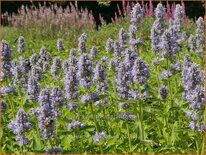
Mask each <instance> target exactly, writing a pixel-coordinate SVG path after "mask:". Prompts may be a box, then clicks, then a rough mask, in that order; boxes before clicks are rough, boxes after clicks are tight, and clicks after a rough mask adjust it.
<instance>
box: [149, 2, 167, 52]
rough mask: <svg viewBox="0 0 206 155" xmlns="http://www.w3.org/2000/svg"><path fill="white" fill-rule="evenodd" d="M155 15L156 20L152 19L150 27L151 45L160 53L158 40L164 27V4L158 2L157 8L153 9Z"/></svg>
mask: <svg viewBox="0 0 206 155" xmlns="http://www.w3.org/2000/svg"><path fill="white" fill-rule="evenodd" d="M155 17H156V20H155V21H154V23H153V25H152V29H151V36H150V38H151V46H152V50H153V51H155V52H157V53H160V45H159V42H160V41H161V40H160V39H161V37H162V35H163V32H164V27H165V8H164V6H163V5H162V4H161V3H159V4H158V5H157V8H156V9H155Z"/></svg>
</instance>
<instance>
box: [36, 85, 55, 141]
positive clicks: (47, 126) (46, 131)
mask: <svg viewBox="0 0 206 155" xmlns="http://www.w3.org/2000/svg"><path fill="white" fill-rule="evenodd" d="M38 102H39V104H40V107H39V108H37V110H36V114H37V119H38V124H39V128H40V130H41V135H42V137H43V138H45V139H49V138H52V137H54V136H55V133H56V112H55V107H54V105H53V103H52V96H51V94H50V90H49V88H48V87H46V88H43V89H42V90H41V92H40V94H39V97H38Z"/></svg>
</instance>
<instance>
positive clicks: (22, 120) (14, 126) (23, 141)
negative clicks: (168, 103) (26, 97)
mask: <svg viewBox="0 0 206 155" xmlns="http://www.w3.org/2000/svg"><path fill="white" fill-rule="evenodd" d="M8 128H9V129H11V130H12V132H13V133H14V134H15V135H17V137H16V141H17V142H18V143H19V145H27V144H28V143H29V139H28V138H26V137H25V135H24V134H25V133H26V132H28V131H29V130H30V129H31V128H32V125H31V123H30V122H29V119H28V116H27V114H26V112H25V111H24V110H23V109H19V110H18V112H17V115H16V118H15V119H14V120H12V121H11V122H10V123H9V124H8Z"/></svg>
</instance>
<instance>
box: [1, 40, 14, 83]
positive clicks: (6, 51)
mask: <svg viewBox="0 0 206 155" xmlns="http://www.w3.org/2000/svg"><path fill="white" fill-rule="evenodd" d="M1 44H2V45H1V53H2V57H1V58H2V64H1V65H2V66H1V67H2V72H1V79H4V78H6V77H8V78H10V77H11V76H12V70H11V68H12V65H11V59H12V57H11V55H12V53H11V49H10V46H9V44H8V43H7V42H6V41H4V40H3V41H2V43H1Z"/></svg>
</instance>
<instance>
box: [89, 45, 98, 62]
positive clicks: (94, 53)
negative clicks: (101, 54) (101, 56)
mask: <svg viewBox="0 0 206 155" xmlns="http://www.w3.org/2000/svg"><path fill="white" fill-rule="evenodd" d="M97 56H98V49H97V48H96V47H95V46H93V47H92V48H91V52H90V58H92V59H94V58H97Z"/></svg>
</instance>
